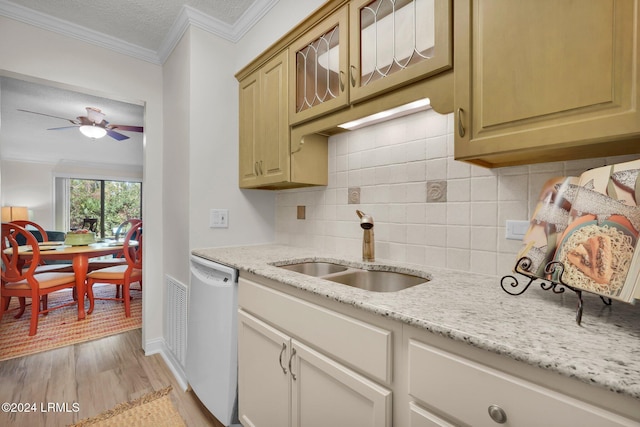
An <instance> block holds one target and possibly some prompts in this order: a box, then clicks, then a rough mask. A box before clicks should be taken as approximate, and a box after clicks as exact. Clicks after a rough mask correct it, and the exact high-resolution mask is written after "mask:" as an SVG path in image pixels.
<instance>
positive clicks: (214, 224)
mask: <svg viewBox="0 0 640 427" xmlns="http://www.w3.org/2000/svg"><path fill="white" fill-rule="evenodd" d="M209 227H210V228H229V209H211V211H209Z"/></svg>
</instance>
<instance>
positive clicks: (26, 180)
mask: <svg viewBox="0 0 640 427" xmlns="http://www.w3.org/2000/svg"><path fill="white" fill-rule="evenodd" d="M0 164H1V165H2V167H1V168H0V172H1V175H2V197H1V200H2V206H10V205H11V206H28V207H29V211H30V212H29V213H30V219H31V220H32V221H35V222H37V223H38V224H40V225H42V226H43V227H44V228H45V229H46V230H59V231H68V230H67V229H66V228H62V227H56V225H55V222H54V221H55V217H54V205H55V199H54V197H55V192H54V178H55V177H67V178H71V177H73V178H96V179H116V180H117V179H121V180H126V179H130V180H136V181H141V180H142V169H141V168H140V169H138V168H131V167H123V168H118V167H117V166H112V167H110V168H108V169H106V168H104V166H103V165H95V164H94V165H89V164H80V163H67V162H27V161H19V160H6V159H2V161H1V163H0Z"/></svg>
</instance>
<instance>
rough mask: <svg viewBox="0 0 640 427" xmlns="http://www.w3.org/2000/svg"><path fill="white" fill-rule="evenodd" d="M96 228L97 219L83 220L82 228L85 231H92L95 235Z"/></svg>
mask: <svg viewBox="0 0 640 427" xmlns="http://www.w3.org/2000/svg"><path fill="white" fill-rule="evenodd" d="M97 227H98V219H97V218H85V219H84V220H83V221H82V228H84V229H86V230H89V231H93V232H94V233H95V232H96V229H97Z"/></svg>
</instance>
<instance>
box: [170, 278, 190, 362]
mask: <svg viewBox="0 0 640 427" xmlns="http://www.w3.org/2000/svg"><path fill="white" fill-rule="evenodd" d="M166 287H167V293H166V296H167V298H166V307H165V313H166V318H165V331H166V336H165V341H166V344H167V346H168V347H169V350H170V351H171V353H172V354H173V357H175V359H176V360H177V361H178V362H179V363H180V365H182V368H183V369H184V367H185V362H186V360H187V287H186V286H185V285H184V284H182V283H180V282H179V281H177V280H176V279H174V278H172V277H170V276H166Z"/></svg>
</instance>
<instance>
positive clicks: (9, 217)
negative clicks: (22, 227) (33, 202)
mask: <svg viewBox="0 0 640 427" xmlns="http://www.w3.org/2000/svg"><path fill="white" fill-rule="evenodd" d="M28 219H29V210H28V209H27V208H26V207H25V206H3V207H2V222H11V221H19V220H28Z"/></svg>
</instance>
